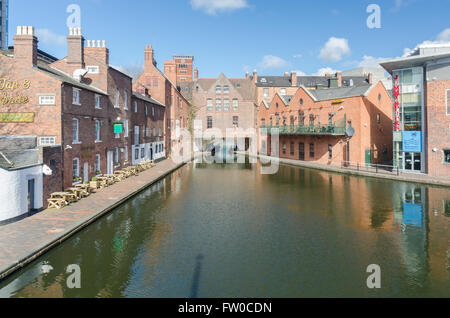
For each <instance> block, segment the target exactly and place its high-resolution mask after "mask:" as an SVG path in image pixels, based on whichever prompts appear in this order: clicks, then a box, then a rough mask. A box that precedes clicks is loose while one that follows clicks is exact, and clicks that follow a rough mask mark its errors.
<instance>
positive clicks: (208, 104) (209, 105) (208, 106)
mask: <svg viewBox="0 0 450 318" xmlns="http://www.w3.org/2000/svg"><path fill="white" fill-rule="evenodd" d="M206 109H207V110H208V111H212V110H213V101H212V99H211V98H208V99H207V100H206Z"/></svg>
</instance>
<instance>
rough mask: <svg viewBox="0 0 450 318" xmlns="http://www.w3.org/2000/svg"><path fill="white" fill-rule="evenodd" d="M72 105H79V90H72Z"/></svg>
mask: <svg viewBox="0 0 450 318" xmlns="http://www.w3.org/2000/svg"><path fill="white" fill-rule="evenodd" d="M72 104H74V105H80V90H79V89H78V88H74V89H73V100H72Z"/></svg>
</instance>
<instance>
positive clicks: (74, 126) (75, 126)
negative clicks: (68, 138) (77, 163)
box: [72, 118, 80, 143]
mask: <svg viewBox="0 0 450 318" xmlns="http://www.w3.org/2000/svg"><path fill="white" fill-rule="evenodd" d="M72 139H73V143H78V142H80V141H79V139H78V119H75V118H74V119H72Z"/></svg>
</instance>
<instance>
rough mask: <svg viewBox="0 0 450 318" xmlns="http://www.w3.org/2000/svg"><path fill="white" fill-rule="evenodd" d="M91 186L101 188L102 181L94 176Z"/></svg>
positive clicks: (95, 188)
mask: <svg viewBox="0 0 450 318" xmlns="http://www.w3.org/2000/svg"><path fill="white" fill-rule="evenodd" d="M89 187H90V188H91V189H94V190H97V189H98V188H100V181H99V180H98V179H97V178H92V180H91V182H89Z"/></svg>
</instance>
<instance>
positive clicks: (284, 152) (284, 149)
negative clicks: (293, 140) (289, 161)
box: [283, 143, 286, 155]
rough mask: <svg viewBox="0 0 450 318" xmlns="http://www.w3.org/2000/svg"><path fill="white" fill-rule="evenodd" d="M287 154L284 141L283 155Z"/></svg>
mask: <svg viewBox="0 0 450 318" xmlns="http://www.w3.org/2000/svg"><path fill="white" fill-rule="evenodd" d="M285 154H286V143H283V155H285Z"/></svg>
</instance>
